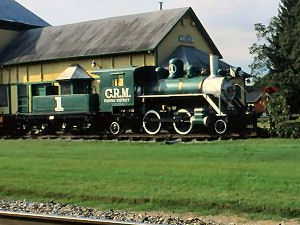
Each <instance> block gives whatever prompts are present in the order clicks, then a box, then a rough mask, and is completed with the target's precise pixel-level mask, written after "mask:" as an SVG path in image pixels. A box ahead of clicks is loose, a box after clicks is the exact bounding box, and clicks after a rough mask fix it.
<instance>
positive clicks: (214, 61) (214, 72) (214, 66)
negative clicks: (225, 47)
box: [209, 54, 219, 77]
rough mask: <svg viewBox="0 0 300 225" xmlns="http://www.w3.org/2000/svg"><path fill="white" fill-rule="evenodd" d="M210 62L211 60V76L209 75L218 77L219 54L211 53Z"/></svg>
mask: <svg viewBox="0 0 300 225" xmlns="http://www.w3.org/2000/svg"><path fill="white" fill-rule="evenodd" d="M209 62H210V76H209V77H217V73H218V69H219V57H218V56H217V55H213V54H210V55H209Z"/></svg>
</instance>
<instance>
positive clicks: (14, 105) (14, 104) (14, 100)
mask: <svg viewBox="0 0 300 225" xmlns="http://www.w3.org/2000/svg"><path fill="white" fill-rule="evenodd" d="M17 111H18V86H17V85H12V86H11V113H12V114H15V113H16V112H17Z"/></svg>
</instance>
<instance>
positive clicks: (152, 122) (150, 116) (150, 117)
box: [143, 110, 161, 135]
mask: <svg viewBox="0 0 300 225" xmlns="http://www.w3.org/2000/svg"><path fill="white" fill-rule="evenodd" d="M160 119H161V118H160V115H159V113H158V112H156V111H155V110H150V111H148V112H147V113H146V114H145V116H144V119H143V128H144V130H145V131H146V132H147V134H150V135H155V134H157V133H159V131H160V129H161V122H160Z"/></svg>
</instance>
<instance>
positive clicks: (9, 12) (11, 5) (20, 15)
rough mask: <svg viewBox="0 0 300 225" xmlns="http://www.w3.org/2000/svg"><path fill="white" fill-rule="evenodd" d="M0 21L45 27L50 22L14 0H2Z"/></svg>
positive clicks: (0, 3)
mask: <svg viewBox="0 0 300 225" xmlns="http://www.w3.org/2000/svg"><path fill="white" fill-rule="evenodd" d="M0 22H9V23H16V24H18V25H19V24H23V25H26V26H28V25H29V26H32V27H45V26H49V24H48V23H47V22H46V21H44V20H42V19H41V18H40V17H38V16H37V15H35V14H34V13H32V12H31V11H29V10H28V9H26V8H25V7H23V6H22V5H20V4H19V3H18V2H16V1H14V0H1V1H0Z"/></svg>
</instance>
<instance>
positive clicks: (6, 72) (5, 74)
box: [2, 68, 10, 84]
mask: <svg viewBox="0 0 300 225" xmlns="http://www.w3.org/2000/svg"><path fill="white" fill-rule="evenodd" d="M9 70H10V68H4V69H3V70H2V84H8V83H9V80H10V78H9Z"/></svg>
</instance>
